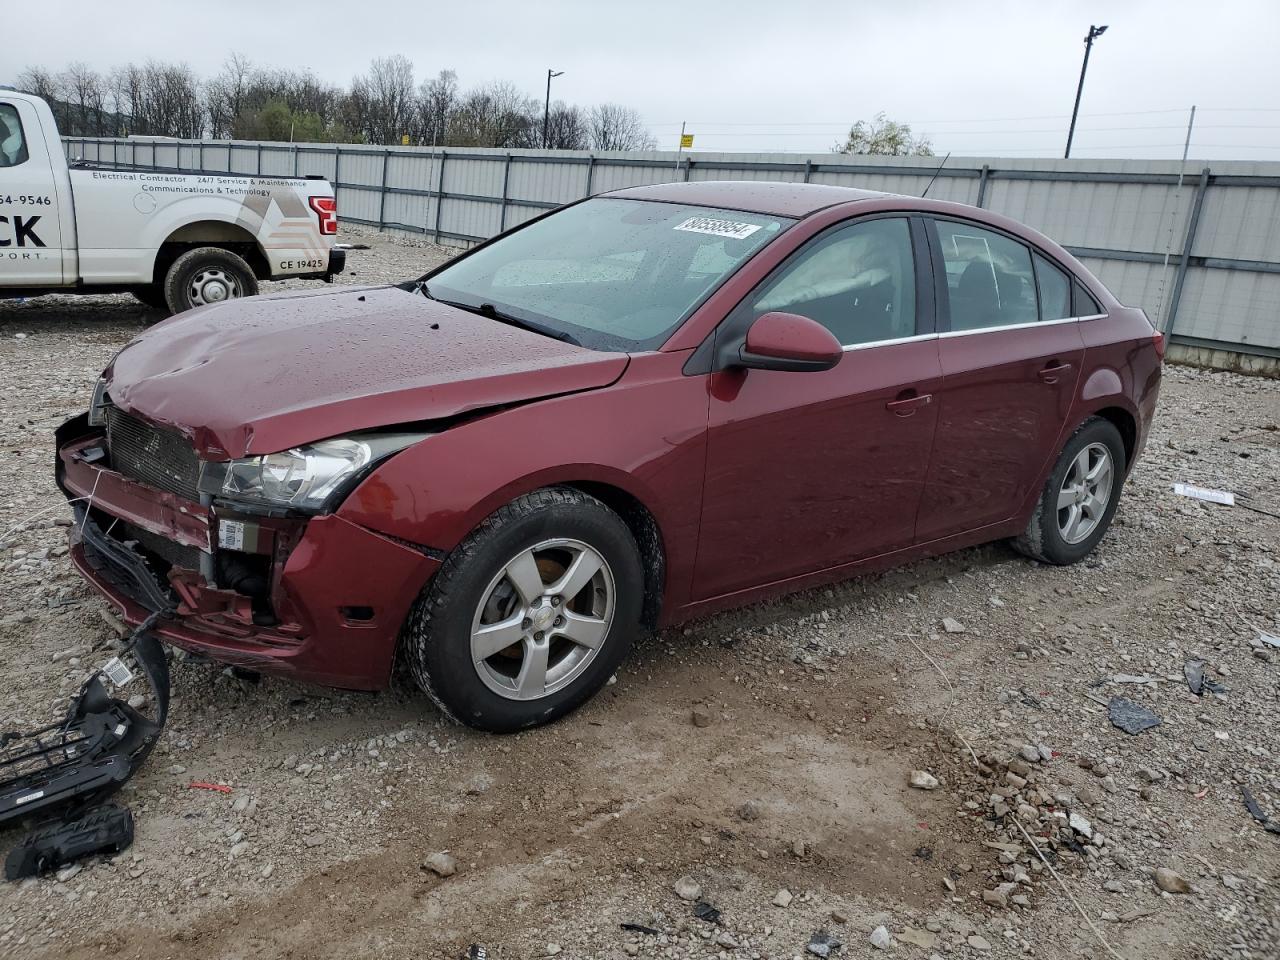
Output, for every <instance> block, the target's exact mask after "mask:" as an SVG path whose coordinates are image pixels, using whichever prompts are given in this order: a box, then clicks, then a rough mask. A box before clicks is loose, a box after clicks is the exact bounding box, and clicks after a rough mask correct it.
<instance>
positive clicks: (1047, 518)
mask: <svg viewBox="0 0 1280 960" xmlns="http://www.w3.org/2000/svg"><path fill="white" fill-rule="evenodd" d="M1125 464H1126V461H1125V452H1124V440H1123V439H1121V437H1120V431H1119V430H1117V429H1116V427H1115V424H1113V423H1111V421H1109V420H1104V419H1102V418H1101V417H1091V418H1089V419H1088V420H1086V421H1085V422H1084V423H1082V424H1081V425H1080V426H1079V428H1077V430H1076V432H1075V433H1074V434H1072V435H1071V439H1070V440H1068V441H1067V444H1066V446H1065V447H1063V449H1062V454H1061V455H1060V456H1059V457H1058V462H1057V464H1055V466H1054V468H1053V472H1052V473H1050V474H1049V479H1048V480H1047V481H1046V482H1045V485H1044V490H1043V492H1042V493H1041V494H1040V501H1039V502H1038V503H1037V504H1036V509H1035V512H1034V513H1032V515H1031V520H1030V522H1029V523H1028V524H1027V529H1026V531H1025V532H1024V533H1023V534H1022V536H1021V537H1019V538H1018V539H1017V540H1015V541H1014V546H1015V547H1016V548H1017V549H1018V550H1020V551H1021V552H1022V553H1025V554H1026V555H1027V556H1029V557H1034V558H1035V559H1036V560H1040V561H1043V562H1044V563H1054V564H1060V565H1061V564H1068V563H1075V562H1076V561H1077V560H1081V559H1083V558H1084V557H1086V556H1088V555H1089V554H1090V553H1091V552H1092V551H1093V548H1094V547H1096V546H1097V545H1098V541H1099V540H1101V539H1102V537H1103V535H1104V534H1105V533H1106V532H1107V528H1108V527H1110V526H1111V518H1112V517H1113V516H1115V512H1116V506H1117V505H1118V504H1119V502H1120V488H1121V487H1122V486H1123V484H1124V472H1125Z"/></svg>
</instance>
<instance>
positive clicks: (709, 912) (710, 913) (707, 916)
mask: <svg viewBox="0 0 1280 960" xmlns="http://www.w3.org/2000/svg"><path fill="white" fill-rule="evenodd" d="M693 915H694V916H695V917H697V918H698V919H699V920H705V921H706V922H707V923H719V922H720V911H719V910H717V909H716V908H715V907H713V906H712V905H711V904H709V903H707V901H705V900H699V901H698V902H697V903H695V904H694V905H693Z"/></svg>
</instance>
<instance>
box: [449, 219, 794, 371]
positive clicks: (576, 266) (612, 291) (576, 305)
mask: <svg viewBox="0 0 1280 960" xmlns="http://www.w3.org/2000/svg"><path fill="white" fill-rule="evenodd" d="M794 222H795V221H794V220H789V219H786V218H783V217H774V216H768V215H763V214H756V213H742V212H740V211H737V210H720V209H714V208H710V207H692V206H684V205H682V204H673V203H657V202H654V201H648V200H622V199H618V198H614V197H601V198H597V199H595V200H587V201H586V202H584V203H579V204H575V205H574V206H572V207H567V208H565V209H564V210H560V211H557V212H556V213H553V214H552V215H551V216H549V217H546V218H544V219H543V220H540V221H538V222H537V223H533V224H530V225H529V226H527V227H524V228H523V229H521V230H517V231H516V232H514V233H512V234H511V235H509V236H506V237H503V238H501V239H499V240H497V241H495V242H494V243H492V244H490V245H489V246H487V247H485V248H484V249H482V250H477V251H476V252H475V253H472V254H470V255H469V256H466V257H463V258H462V259H460V260H458V261H457V262H455V263H453V264H450V265H449V266H446V267H444V268H443V269H441V270H439V271H437V272H436V273H434V274H432V275H430V276H429V277H427V278H426V283H427V287H428V290H429V292H430V296H432V297H434V298H435V299H437V300H445V301H453V302H456V303H458V304H461V305H466V306H469V307H479V306H480V305H481V304H491V305H492V306H493V308H494V310H496V311H498V312H499V313H503V314H507V315H509V316H511V317H515V318H518V319H521V320H526V321H529V322H531V323H532V324H536V325H538V326H541V327H545V328H546V329H548V330H550V331H555V332H557V333H560V334H563V335H566V336H567V338H570V339H572V340H574V341H575V342H577V343H581V344H582V345H583V346H586V347H591V348H593V349H597V350H622V351H632V350H646V349H653V348H656V347H658V346H661V345H662V343H663V342H664V341H665V340H666V339H667V338H668V337H669V336H670V335H671V334H672V333H673V332H674V331H675V329H676V328H677V327H678V326H679V325H680V324H681V323H682V322H683V321H684V319H685V318H686V317H687V316H688V315H689V314H690V313H691V312H692V311H693V309H694V308H695V307H697V306H698V304H699V303H701V302H702V300H703V299H705V298H706V296H707V295H708V294H710V293H711V292H712V291H713V290H715V289H716V287H718V286H719V285H720V284H721V283H722V282H724V280H726V279H727V278H728V277H729V276H730V275H731V274H732V273H733V272H734V271H735V270H737V268H738V267H739V266H740V265H741V264H742V263H743V262H744V261H745V260H746V259H747V258H748V257H750V256H751V255H752V254H753V253H755V252H756V251H757V250H759V249H760V248H761V247H763V246H764V245H765V244H767V243H768V242H769V241H770V240H772V239H774V238H775V237H776V236H777V235H778V234H779V233H780V232H781V231H782V230H784V229H785V228H786V227H788V226H790V225H791V224H792V223H794Z"/></svg>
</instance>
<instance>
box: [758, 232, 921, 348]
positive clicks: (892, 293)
mask: <svg viewBox="0 0 1280 960" xmlns="http://www.w3.org/2000/svg"><path fill="white" fill-rule="evenodd" d="M748 304H749V309H750V310H751V313H752V315H753V316H752V319H753V320H754V318H755V317H758V316H760V315H761V314H764V313H770V312H772V311H775V310H776V311H782V312H785V313H798V314H800V315H801V316H805V317H809V318H810V319H811V320H816V321H817V322H818V323H820V324H822V325H823V326H824V327H826V328H827V329H828V330H830V331H831V332H832V333H833V334H834V335H835V337H836V339H837V340H839V341H840V343H841V345H843V346H846V347H848V346H853V345H855V344H860V343H875V342H876V341H879V340H894V339H897V338H899V337H910V336H913V335H914V334H915V332H916V280H915V262H914V259H913V256H912V252H911V230H910V227H909V226H908V223H907V221H906V220H905V219H902V218H898V217H894V218H888V219H880V220H864V221H861V222H859V223H853V224H850V225H849V226H846V227H839V228H837V229H834V230H831V231H830V232H828V233H826V234H823V235H822V236H820V237H818V238H817V239H816V240H814V241H812V242H811V243H810V244H809V245H808V246H806V247H803V248H802V249H801V250H800V251H799V252H798V253H797V254H796V255H795V256H794V257H792V259H791V260H790V261H789V262H788V263H787V264H786V265H784V266H783V268H782V271H781V272H780V273H779V274H777V275H776V276H775V277H774V278H773V279H771V280H769V281H768V282H767V283H766V284H765V286H764V287H763V288H762V289H760V290H759V291H758V292H757V293H756V294H755V295H753V297H752V298H751V299H749V300H748Z"/></svg>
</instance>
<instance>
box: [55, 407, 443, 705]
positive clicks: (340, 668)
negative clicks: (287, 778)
mask: <svg viewBox="0 0 1280 960" xmlns="http://www.w3.org/2000/svg"><path fill="white" fill-rule="evenodd" d="M56 439H57V463H56V470H57V478H58V484H59V486H60V487H61V488H62V490H63V492H64V493H65V494H66V495H67V497H68V498H69V499H71V500H73V501H75V502H73V507H74V508H75V511H76V521H75V525H74V526H73V527H72V528H71V531H72V534H71V539H72V544H71V558H72V562H73V563H74V564H75V566H76V568H77V569H78V570H79V571H80V573H81V574H83V575H84V577H85V578H86V579H87V580H88V581H89V582H90V583H91V584H92V585H93V586H94V587H95V588H97V589H98V590H99V591H100V592H101V593H102V594H103V595H104V596H105V597H106V598H107V599H108V600H109V601H111V602H112V603H113V604H114V605H115V606H116V607H117V608H118V609H119V610H120V612H121V614H122V616H123V617H124V619H125V621H126V622H127V623H129V624H130V625H137V624H139V623H141V622H142V621H143V620H145V619H146V617H147V616H148V615H149V614H150V613H151V612H154V611H155V610H156V609H157V605H158V604H162V603H169V604H172V605H173V606H174V608H175V615H174V616H173V617H172V618H169V619H166V620H164V621H162V622H160V623H157V624H156V626H155V627H154V629H153V633H154V635H155V636H156V637H157V638H158V639H160V640H162V641H164V642H166V643H169V644H172V645H173V646H177V647H181V648H183V649H185V650H189V651H191V652H193V653H198V654H201V655H203V656H207V657H210V658H212V659H214V660H217V661H220V662H223V663H230V664H236V665H239V666H243V667H246V668H249V669H253V670H260V671H263V672H268V673H275V674H282V675H287V676H291V677H294V678H296V679H299V680H303V681H309V682H315V683H322V684H327V685H331V686H340V687H347V688H352V689H368V690H376V689H381V688H383V687H385V686H386V685H387V683H388V682H389V680H390V676H391V667H392V663H393V660H394V656H395V648H396V640H397V637H398V634H399V630H400V625H401V624H402V623H403V622H404V619H405V616H406V614H407V612H408V609H409V607H410V605H411V604H412V603H413V601H414V599H415V598H416V596H417V594H418V591H419V590H420V589H421V586H422V584H423V583H425V582H427V581H428V580H429V579H430V577H431V575H432V574H433V573H434V572H435V570H436V568H437V567H438V566H439V561H438V560H436V559H434V558H433V557H430V556H427V555H426V553H425V552H424V551H423V550H421V549H420V548H415V547H413V546H411V545H406V544H403V543H400V542H397V541H395V540H392V539H390V538H388V537H385V536H383V535H381V534H378V533H374V532H373V531H371V530H368V529H366V528H364V527H361V526H359V525H357V524H354V523H351V522H350V521H348V520H344V519H342V518H340V517H337V516H332V515H329V516H317V517H311V518H277V519H263V518H257V517H241V516H238V515H233V514H230V513H228V512H227V511H224V510H220V509H219V508H218V507H216V506H204V505H201V504H199V503H195V502H192V501H190V500H184V499H183V498H181V497H178V496H176V495H174V494H171V493H167V492H165V491H161V490H156V489H153V488H151V487H148V486H145V485H143V484H140V483H138V482H136V481H134V480H131V479H129V478H127V477H125V476H123V475H121V474H119V473H117V472H115V471H113V470H111V469H109V468H108V467H107V466H105V456H104V455H103V454H104V451H103V445H102V443H101V441H102V432H101V431H100V430H97V429H95V428H93V427H90V426H89V425H88V422H87V419H86V418H85V417H84V416H80V417H76V418H74V419H72V420H70V421H68V422H67V423H65V424H63V425H62V427H60V428H59V429H58V431H57V438H56ZM225 519H235V520H238V521H242V522H244V521H247V522H250V523H252V524H253V525H254V527H255V530H256V531H257V532H258V534H259V536H257V537H256V538H255V542H254V543H253V544H252V545H251V546H252V551H249V550H246V551H228V550H223V549H220V548H219V547H218V546H217V534H216V531H217V529H218V524H219V523H220V522H221V521H222V520H225ZM222 558H226V559H228V560H231V561H235V560H237V559H239V560H245V561H246V562H254V563H256V564H257V568H256V569H259V570H262V571H265V573H264V574H263V576H264V578H265V579H266V580H267V583H266V584H265V591H266V592H265V594H264V595H263V596H260V597H258V598H257V599H258V601H259V602H258V603H257V605H256V607H255V598H254V597H252V596H250V595H248V594H247V593H243V592H238V591H237V590H235V589H230V588H226V587H218V586H211V585H210V584H209V582H208V578H207V576H206V574H205V572H204V571H202V570H201V569H200V567H201V566H202V565H208V566H212V567H213V568H214V569H222V570H223V571H224V572H225V570H226V567H225V566H222V567H219V566H218V562H219V560H220V559H222ZM264 597H265V599H264ZM264 605H265V606H269V613H267V614H265V615H264V609H263V608H264Z"/></svg>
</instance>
